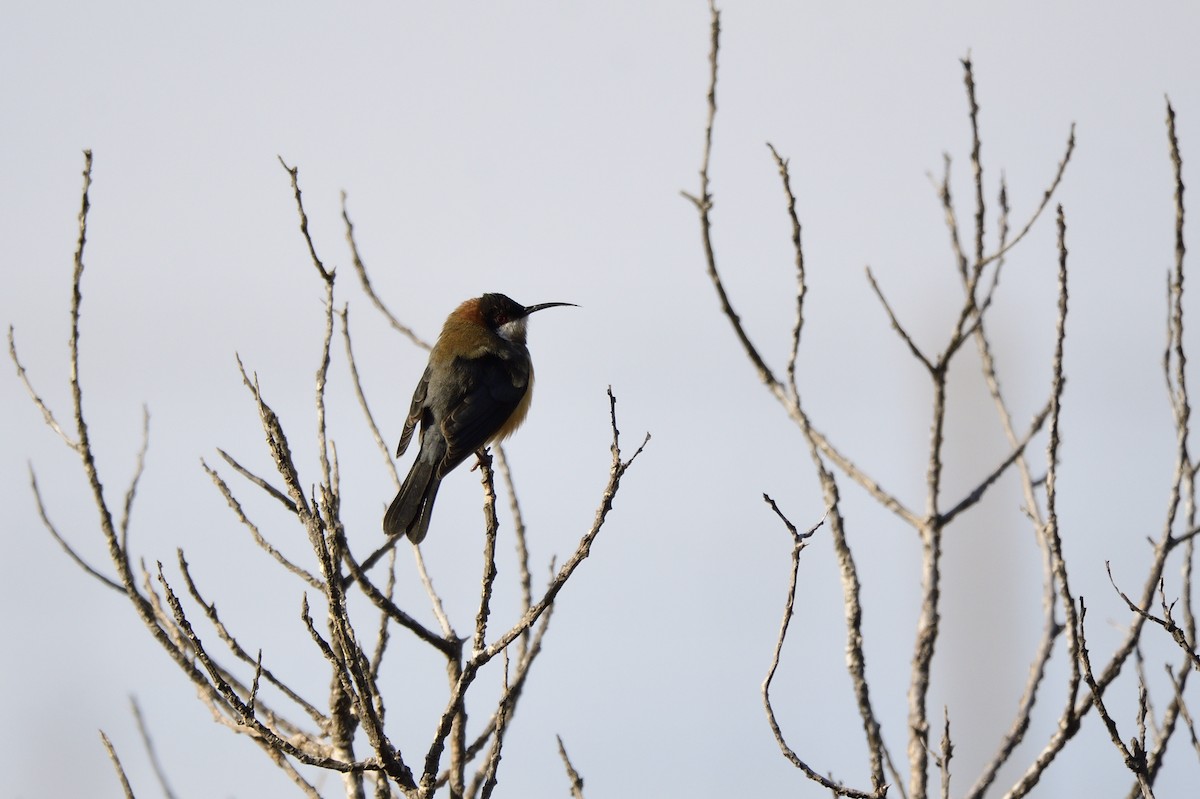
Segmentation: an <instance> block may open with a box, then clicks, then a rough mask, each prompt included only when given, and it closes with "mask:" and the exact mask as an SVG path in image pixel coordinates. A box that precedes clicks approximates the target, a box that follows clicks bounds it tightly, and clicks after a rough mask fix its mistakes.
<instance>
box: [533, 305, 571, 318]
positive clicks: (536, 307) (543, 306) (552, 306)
mask: <svg viewBox="0 0 1200 799" xmlns="http://www.w3.org/2000/svg"><path fill="white" fill-rule="evenodd" d="M560 305H569V306H571V307H572V308H578V307H579V306H578V305H576V304H575V303H573V302H540V303H538V304H537V305H529V306H526V308H525V315H526V316H529V314H531V313H533V312H534V311H541V310H544V309H546V308H557V307H558V306H560Z"/></svg>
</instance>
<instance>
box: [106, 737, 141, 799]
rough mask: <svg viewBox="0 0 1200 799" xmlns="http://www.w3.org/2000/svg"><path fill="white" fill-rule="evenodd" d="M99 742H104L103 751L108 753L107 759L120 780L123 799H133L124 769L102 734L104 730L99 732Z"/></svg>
mask: <svg viewBox="0 0 1200 799" xmlns="http://www.w3.org/2000/svg"><path fill="white" fill-rule="evenodd" d="M100 740H101V741H103V742H104V749H105V751H106V752H108V759H109V760H111V761H112V764H113V768H115V769H116V770H117V777H118V778H120V780H121V790H122V791H124V792H125V798H126V799H133V788H131V787H130V786H129V779H128V778H127V777H126V776H125V769H124V768H122V767H121V759H120V758H119V757H117V750H116V749H113V745H112V741H110V740H108V736H107V735H105V734H104V730H100Z"/></svg>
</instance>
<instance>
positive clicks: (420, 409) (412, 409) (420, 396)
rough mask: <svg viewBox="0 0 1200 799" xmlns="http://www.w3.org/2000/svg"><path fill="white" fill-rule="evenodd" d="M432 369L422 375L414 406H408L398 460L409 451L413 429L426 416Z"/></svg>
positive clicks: (414, 397)
mask: <svg viewBox="0 0 1200 799" xmlns="http://www.w3.org/2000/svg"><path fill="white" fill-rule="evenodd" d="M432 368H433V367H432V366H426V367H425V374H423V375H421V381H420V382H419V383H417V388H416V390H415V391H413V398H412V404H411V405H409V406H408V418H407V419H405V420H404V432H402V433H401V434H400V444H399V446H397V447H396V457H397V458H399V457H400V456H401V455H403V454H404V450H406V449H408V442H409V441H411V440H412V434H413V428H415V427H416V426H417V422H419V421H421V417H422V416H424V415H425V396H426V394H427V393H428V392H429V373H430V371H431V370H432Z"/></svg>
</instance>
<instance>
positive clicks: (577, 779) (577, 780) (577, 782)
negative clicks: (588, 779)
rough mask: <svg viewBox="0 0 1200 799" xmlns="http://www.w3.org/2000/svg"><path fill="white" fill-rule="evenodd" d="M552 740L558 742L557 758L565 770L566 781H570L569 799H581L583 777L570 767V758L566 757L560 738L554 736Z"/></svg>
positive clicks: (559, 736) (565, 750)
mask: <svg viewBox="0 0 1200 799" xmlns="http://www.w3.org/2000/svg"><path fill="white" fill-rule="evenodd" d="M554 739H555V740H556V741H558V756H559V757H561V758H562V762H563V768H565V769H566V770H567V779H569V780H570V781H571V799H583V777H581V776H580V775H579V772H578V771H576V770H575V767H574V766H573V765H571V758H569V757H567V748H566V747H565V746H563V741H562V736H561V735H555V736H554Z"/></svg>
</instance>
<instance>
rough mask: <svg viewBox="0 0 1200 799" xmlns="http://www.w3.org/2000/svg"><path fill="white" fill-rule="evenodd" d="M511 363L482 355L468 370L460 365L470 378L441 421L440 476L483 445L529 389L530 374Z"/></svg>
mask: <svg viewBox="0 0 1200 799" xmlns="http://www.w3.org/2000/svg"><path fill="white" fill-rule="evenodd" d="M514 360H515V359H506V358H500V357H498V356H495V355H484V356H483V357H481V358H473V359H471V360H470V361H469V362H468V363H469V366H468V365H467V364H466V363H464V364H463V366H464V367H465V368H463V370H462V372H463V373H464V375H468V376H469V377H468V380H467V386H466V389H467V390H466V392H465V393H464V394H463V398H462V401H461V402H459V403H458V404H457V405H456V406H455V407H453V408H451V409H450V410H449V413H447V414H446V418H445V419H444V420H443V421H442V433H443V434H444V435H445V437H446V444H447V445H448V446H447V451H446V457H445V458H444V459H443V460H442V465H441V467H440V468H439V470H438V471H439V472H440V473H441V474H446V473H447V472H449V471H450V470H451V469H453V468H454V467H455V466H458V465H459V464H460V463H462V462H463V461H464V460H466V459H467V457H468V456H470V455H471V453H473V452H475V451H476V450H478V449H479V448H480V447H482V446H483V445H484V444H486V443H487V441H488V439H490V438H491V437H492V436H493V435H495V433H496V431H497V430H499V429H500V428H501V427H502V426H503V425H504V423H505V422H507V421H508V417H510V416H512V413H513V411H514V410H516V408H517V406H518V405H520V404H521V399H522V398H523V397H524V396H525V392H526V391H527V390H528V389H529V370H528V368H522V365H520V364H518V363H515V362H514ZM456 365H457V364H456Z"/></svg>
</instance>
